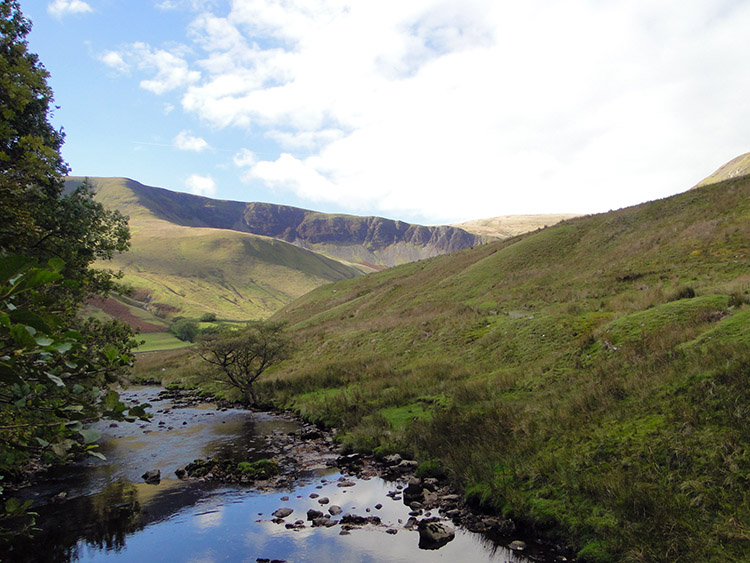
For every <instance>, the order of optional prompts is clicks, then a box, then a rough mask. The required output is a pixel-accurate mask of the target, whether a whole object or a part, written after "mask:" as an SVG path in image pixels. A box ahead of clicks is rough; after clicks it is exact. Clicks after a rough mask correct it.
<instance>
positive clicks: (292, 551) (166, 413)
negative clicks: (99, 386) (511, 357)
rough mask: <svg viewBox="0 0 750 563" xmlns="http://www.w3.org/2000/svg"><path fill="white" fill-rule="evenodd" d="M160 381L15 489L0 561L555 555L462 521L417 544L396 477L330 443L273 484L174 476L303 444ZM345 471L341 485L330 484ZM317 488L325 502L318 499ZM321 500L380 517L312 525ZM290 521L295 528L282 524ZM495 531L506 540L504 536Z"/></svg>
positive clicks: (289, 426)
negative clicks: (91, 454)
mask: <svg viewBox="0 0 750 563" xmlns="http://www.w3.org/2000/svg"><path fill="white" fill-rule="evenodd" d="M160 391H161V389H160V388H154V387H144V388H134V389H130V390H128V391H125V392H123V393H122V397H123V399H124V400H125V401H126V402H127V401H132V402H134V403H141V402H149V403H151V404H152V405H153V406H152V409H151V411H152V412H154V417H153V419H152V420H151V421H150V422H148V423H143V422H136V423H111V422H109V421H101V422H98V423H97V424H96V425H95V428H97V429H98V430H100V432H101V433H102V439H101V440H100V451H101V452H102V453H103V454H104V455H105V456H106V457H107V459H106V461H102V460H98V459H95V458H91V459H90V460H87V461H85V462H82V463H78V464H75V465H72V466H68V467H65V468H61V469H58V470H55V471H53V472H50V473H49V474H48V475H46V476H45V478H44V480H43V481H42V482H41V483H40V484H38V485H34V486H32V487H28V488H26V489H23V490H21V491H19V496H21V497H22V498H24V499H32V500H34V501H35V504H34V506H33V510H35V511H36V512H37V513H38V517H37V526H38V528H39V529H38V530H37V531H36V532H35V534H34V536H33V538H32V539H30V540H18V541H16V542H15V543H14V544H13V545H12V546H11V549H10V550H7V549H6V550H5V552H0V560H1V561H34V562H46V561H49V562H68V561H80V562H98V561H117V562H129V561H132V562H137V563H145V562H151V561H164V562H190V563H214V562H219V561H251V562H253V561H263V560H276V561H290V562H291V561H294V562H313V561H314V562H321V561H341V562H346V561H357V562H365V561H373V562H375V561H394V562H398V561H403V562H427V561H472V562H474V561H476V562H482V561H488V562H501V563H505V562H514V563H515V562H517V563H521V562H528V561H545V562H546V561H555V560H558V561H560V560H563V559H562V558H560V557H559V556H556V555H555V554H551V553H549V552H546V551H544V550H543V549H541V548H540V547H539V546H536V545H535V544H534V543H533V542H530V541H528V540H526V543H527V545H526V549H525V550H524V552H519V551H516V550H512V549H509V548H508V547H505V546H504V545H502V544H501V543H498V542H496V541H492V540H490V539H489V538H487V537H485V536H483V535H481V534H476V533H472V532H469V531H467V530H464V529H462V528H461V527H457V529H456V530H455V531H456V536H455V539H453V540H452V541H450V542H449V543H447V544H446V545H444V546H443V547H441V548H440V549H437V550H425V549H420V548H419V534H418V532H417V531H416V529H407V528H405V527H404V524H405V523H406V522H407V520H408V519H409V512H410V510H411V508H410V507H409V506H406V505H405V504H404V502H403V501H402V500H400V497H399V496H398V495H397V494H394V493H397V492H398V491H399V490H400V489H401V488H403V486H404V483H399V482H388V481H385V480H383V479H381V478H379V477H370V478H367V477H365V478H356V477H354V476H352V475H342V473H341V471H340V470H339V469H338V468H336V467H330V466H329V464H327V463H326V462H327V461H328V460H330V459H335V457H336V456H335V454H334V453H333V452H332V451H331V452H330V453H329V454H328V455H327V459H323V458H325V457H326V456H325V455H324V454H319V455H315V456H312V457H311V456H309V455H308V457H307V459H306V461H305V462H304V463H303V464H302V466H301V467H297V471H296V472H295V477H294V480H293V481H289V482H288V483H286V484H285V485H284V486H283V487H282V488H276V489H268V488H265V489H262V490H258V489H256V488H253V486H252V485H227V484H220V483H213V482H206V481H199V480H193V479H188V480H180V479H177V478H176V476H175V474H174V472H175V470H176V469H178V468H179V467H182V466H184V465H185V464H187V463H188V462H190V461H193V460H194V459H197V458H205V457H208V456H216V457H222V458H227V457H232V458H236V459H249V460H253V459H260V458H263V457H272V456H275V457H278V458H279V459H280V460H281V464H282V466H283V465H284V464H285V463H287V462H288V461H289V460H288V458H285V457H284V456H283V453H282V451H283V449H284V448H281V449H280V447H279V445H278V444H280V443H285V444H287V446H285V447H286V450H287V451H288V450H289V449H290V448H291V449H294V448H296V450H300V447H302V446H299V445H294V444H291V445H288V444H289V442H288V440H286V437H288V436H289V435H290V434H291V433H294V432H295V431H296V430H298V428H299V425H298V424H297V423H296V422H295V421H294V420H292V419H286V418H284V417H281V416H276V415H270V414H267V413H258V412H249V411H245V410H239V409H221V410H219V409H216V408H214V406H213V405H193V406H189V407H185V408H175V407H176V405H175V404H173V403H172V402H170V401H169V400H165V399H160V398H159V396H158V394H159V392H160ZM303 454H304V452H303ZM303 458H304V455H303ZM298 461H299V456H298ZM156 469H158V470H160V471H161V475H162V479H161V481H160V482H159V483H158V484H147V483H145V482H144V480H143V479H142V475H143V474H144V473H145V472H146V471H148V470H156ZM344 479H346V481H348V482H349V483H351V485H348V486H341V485H342V481H343V480H344ZM389 493H390V495H389ZM325 498H327V499H328V502H326V503H325V504H323V503H321V501H322V500H323V499H325ZM394 499H396V500H394ZM332 505H337V506H339V507H341V509H342V511H343V513H347V512H348V513H351V514H357V515H361V516H365V517H370V516H377V517H379V518H380V521H381V523H380V525H374V524H366V525H363V526H361V527H356V528H355V529H352V530H350V531H348V532H347V531H345V530H344V529H343V528H342V526H339V525H336V526H332V527H312V526H311V525H310V522H309V521H306V515H307V511H308V510H310V509H314V510H320V511H323V512H325V511H326V510H327V509H328V507H330V506H332ZM279 508H288V509H291V510H292V511H293V512H292V513H291V514H290V515H289V516H287V517H286V518H284V519H283V520H279V519H277V520H276V521H274V516H273V515H272V513H273V512H274V511H276V510H277V509H279ZM433 515H434V516H437V515H438V514H433ZM298 520H303V521H305V526H304V527H298V528H291V524H292V523H293V522H295V521H298ZM449 524H450V522H449ZM287 525H289V526H287ZM451 526H454V525H453V524H451ZM503 541H505V542H506V545H507V544H508V543H509V541H510V540H509V539H508V538H504V540H503Z"/></svg>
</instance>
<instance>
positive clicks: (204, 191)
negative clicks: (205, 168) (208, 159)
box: [185, 174, 216, 197]
mask: <svg viewBox="0 0 750 563" xmlns="http://www.w3.org/2000/svg"><path fill="white" fill-rule="evenodd" d="M185 187H186V188H187V189H188V191H189V192H190V193H191V194H195V195H202V196H206V197H213V196H214V195H216V182H215V181H214V179H213V178H211V176H199V175H198V174H191V175H190V176H188V179H187V180H185Z"/></svg>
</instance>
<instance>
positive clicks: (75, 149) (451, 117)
mask: <svg viewBox="0 0 750 563" xmlns="http://www.w3.org/2000/svg"><path fill="white" fill-rule="evenodd" d="M21 7H22V9H23V10H24V12H25V14H26V15H27V16H28V17H29V18H30V19H31V20H32V21H33V23H34V29H33V31H32V34H31V36H30V45H31V49H32V50H33V51H34V52H37V53H38V54H39V56H40V58H41V60H42V62H43V63H44V64H45V66H46V67H47V69H48V70H49V71H50V73H51V81H50V82H51V85H52V87H53V89H54V91H55V95H56V103H57V105H59V106H60V109H58V110H57V111H56V113H55V118H54V119H55V123H56V124H58V125H60V126H63V127H64V129H65V131H66V133H67V140H66V145H65V148H64V151H63V155H64V157H65V158H66V160H67V161H68V163H69V164H70V166H71V167H72V169H73V173H74V174H77V175H89V176H127V177H130V178H133V179H135V180H138V181H140V182H142V183H145V184H149V185H155V186H160V187H165V188H169V189H173V190H179V191H186V192H193V193H198V194H203V195H208V196H211V197H216V198H220V199H235V200H241V201H268V202H273V203H284V204H289V205H296V206H300V207H305V208H312V209H317V210H321V211H329V212H347V213H355V214H367V215H370V214H373V215H382V216H386V217H392V218H397V219H403V220H407V221H413V222H420V223H426V224H437V223H449V222H457V221H463V220H468V219H477V218H483V217H491V216H497V215H508V214H519V213H552V212H577V213H592V212H600V211H608V210H610V209H616V208H619V207H623V206H627V205H632V204H636V203H640V202H643V201H648V200H652V199H656V198H660V197H664V196H667V195H671V194H674V193H677V192H680V191H684V190H685V189H687V188H689V187H691V186H692V185H694V184H695V183H696V182H698V181H699V180H700V179H701V178H703V177H704V176H706V175H708V174H709V173H711V172H712V171H713V170H715V169H716V168H718V167H719V166H720V165H721V164H723V163H724V162H725V161H727V160H729V159H731V158H733V157H735V156H737V155H739V154H741V153H744V152H747V151H750V68H749V67H750V33H748V30H750V2H746V1H724V0H691V1H689V2H685V1H684V0H681V1H678V0H631V1H628V2H618V1H614V0H612V1H609V0H524V1H522V2H520V1H518V0H513V1H507V0H378V1H377V2H373V1H365V0H21Z"/></svg>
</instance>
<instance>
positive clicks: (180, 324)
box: [169, 318, 200, 342]
mask: <svg viewBox="0 0 750 563" xmlns="http://www.w3.org/2000/svg"><path fill="white" fill-rule="evenodd" d="M169 332H171V333H172V334H174V335H175V337H177V338H179V339H180V340H182V341H184V342H193V341H195V337H196V336H198V333H199V332H200V328H199V327H198V321H196V320H195V319H186V318H179V319H176V320H174V321H173V322H172V324H171V325H170V327H169Z"/></svg>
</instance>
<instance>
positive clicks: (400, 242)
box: [71, 177, 487, 271]
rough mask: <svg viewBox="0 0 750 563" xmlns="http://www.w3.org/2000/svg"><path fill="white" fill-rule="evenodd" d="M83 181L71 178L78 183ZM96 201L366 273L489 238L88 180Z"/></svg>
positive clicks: (460, 231)
mask: <svg viewBox="0 0 750 563" xmlns="http://www.w3.org/2000/svg"><path fill="white" fill-rule="evenodd" d="M81 180H82V178H80V177H79V178H71V181H72V182H80V181H81ZM90 181H91V182H92V183H93V184H94V185H95V186H96V187H97V190H98V194H97V198H98V199H99V200H100V201H101V202H102V203H104V204H105V205H107V206H108V207H111V208H114V209H119V210H120V211H121V212H123V213H125V214H127V215H130V216H131V217H132V218H141V217H146V216H147V217H149V218H152V219H153V218H156V219H160V220H162V221H166V222H169V223H172V224H174V225H180V226H183V227H202V228H214V229H225V230H233V231H238V232H244V233H252V234H256V235H262V236H266V237H272V238H276V239H279V240H283V241H285V242H289V243H291V244H294V245H296V246H299V247H301V248H306V249H308V250H314V251H315V252H318V253H321V254H324V255H326V256H329V257H331V258H335V259H337V260H343V261H345V262H349V263H353V264H359V265H360V266H363V267H364V269H365V270H366V271H371V270H373V269H382V268H383V267H388V266H394V265H396V264H403V263H406V262H411V261H414V260H421V259H423V258H429V257H431V256H437V255H439V254H445V253H448V252H454V251H456V250H462V249H464V248H470V247H472V246H476V245H478V244H481V243H483V242H485V241H486V240H487V239H486V238H485V237H481V236H477V235H474V234H470V233H468V232H466V231H465V230H463V229H459V228H456V227H450V226H437V227H426V226H421V225H412V224H410V223H404V222H402V221H394V220H391V219H385V218H382V217H358V216H354V215H342V214H328V213H318V212H316V211H310V210H306V209H300V208H296V207H290V206H286V205H274V204H270V203H258V202H251V203H244V202H239V201H223V200H215V199H210V198H207V197H201V196H197V195H192V194H185V193H180V192H173V191H170V190H165V189H163V188H155V187H150V186H145V185H143V184H140V183H138V182H136V181H134V180H130V179H127V178H90Z"/></svg>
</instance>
